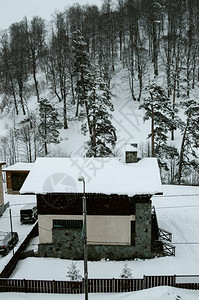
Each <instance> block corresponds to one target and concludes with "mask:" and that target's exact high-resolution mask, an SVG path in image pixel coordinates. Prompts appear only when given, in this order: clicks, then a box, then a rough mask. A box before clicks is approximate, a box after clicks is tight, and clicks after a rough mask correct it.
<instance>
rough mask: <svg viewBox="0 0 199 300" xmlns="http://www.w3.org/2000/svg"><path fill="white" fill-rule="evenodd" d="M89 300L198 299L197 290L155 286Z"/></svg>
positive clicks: (50, 297) (53, 299) (52, 298)
mask: <svg viewBox="0 0 199 300" xmlns="http://www.w3.org/2000/svg"><path fill="white" fill-rule="evenodd" d="M1 297H2V299H4V300H33V299H34V300H35V299H36V300H64V299H67V300H83V299H84V298H85V297H84V295H83V294H82V295H59V294H22V293H1ZM88 298H89V300H146V299H147V300H180V299H182V300H198V298H199V291H190V290H183V289H177V288H172V287H167V286H166V287H156V288H152V289H148V290H143V291H139V292H133V293H118V294H89V296H88Z"/></svg>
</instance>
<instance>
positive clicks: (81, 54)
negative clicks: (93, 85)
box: [73, 30, 90, 117]
mask: <svg viewBox="0 0 199 300" xmlns="http://www.w3.org/2000/svg"><path fill="white" fill-rule="evenodd" d="M73 36H74V37H73V55H74V75H75V77H76V88H75V91H76V95H77V108H76V117H77V116H78V115H79V106H80V105H81V106H82V105H85V99H86V98H87V94H88V89H89V86H90V83H89V72H90V61H89V55H88V51H87V44H86V42H85V39H84V37H83V36H82V34H81V32H80V31H79V30H78V31H76V32H74V33H73Z"/></svg>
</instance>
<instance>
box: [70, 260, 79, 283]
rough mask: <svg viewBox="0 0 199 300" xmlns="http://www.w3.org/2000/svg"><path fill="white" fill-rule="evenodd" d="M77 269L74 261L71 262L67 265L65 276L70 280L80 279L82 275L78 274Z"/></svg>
mask: <svg viewBox="0 0 199 300" xmlns="http://www.w3.org/2000/svg"><path fill="white" fill-rule="evenodd" d="M79 272H80V271H79V270H77V266H76V264H75V263H74V262H72V264H71V265H70V266H69V267H68V272H67V275H66V277H69V278H70V279H71V280H74V281H76V280H81V279H82V277H81V275H79Z"/></svg>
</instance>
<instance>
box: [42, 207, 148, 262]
mask: <svg viewBox="0 0 199 300" xmlns="http://www.w3.org/2000/svg"><path fill="white" fill-rule="evenodd" d="M135 216H136V218H135ZM135 216H111V217H110V216H87V221H88V259H89V260H99V259H102V258H106V259H107V258H108V259H112V260H120V259H123V260H124V259H133V258H136V257H140V258H150V257H151V255H152V254H151V202H146V203H143V202H142V203H136V214H135ZM64 218H66V219H74V218H75V219H76V220H82V216H57V215H54V216H52V215H51V216H50V215H46V216H39V233H40V244H39V254H40V255H41V256H47V257H60V258H73V259H83V241H82V230H81V229H80V228H69V229H66V228H55V229H53V230H52V231H51V229H52V220H53V219H64ZM134 218H135V231H136V232H135V245H134V246H133V245H131V244H130V239H131V237H130V236H131V233H130V228H131V227H130V226H131V225H130V224H131V220H134ZM108 220H109V221H110V223H108ZM111 233H112V235H111ZM89 241H90V242H89ZM116 242H117V243H116ZM102 244H103V245H102Z"/></svg>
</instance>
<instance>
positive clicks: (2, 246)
mask: <svg viewBox="0 0 199 300" xmlns="http://www.w3.org/2000/svg"><path fill="white" fill-rule="evenodd" d="M18 240H19V237H18V233H17V232H3V231H0V254H1V255H7V254H8V252H9V251H10V250H11V249H13V248H14V246H15V245H16V244H17V242H18Z"/></svg>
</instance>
